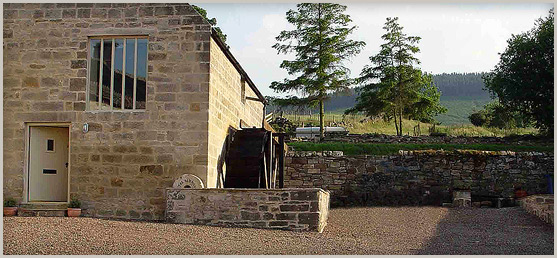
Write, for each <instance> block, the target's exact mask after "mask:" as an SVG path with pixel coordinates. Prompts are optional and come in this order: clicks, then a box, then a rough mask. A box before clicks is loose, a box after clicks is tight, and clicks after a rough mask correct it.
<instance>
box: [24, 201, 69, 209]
mask: <svg viewBox="0 0 557 258" xmlns="http://www.w3.org/2000/svg"><path fill="white" fill-rule="evenodd" d="M19 208H20V209H26V210H65V209H67V208H68V204H67V203H65V202H63V203H22V204H20V205H19Z"/></svg>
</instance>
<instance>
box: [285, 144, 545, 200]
mask: <svg viewBox="0 0 557 258" xmlns="http://www.w3.org/2000/svg"><path fill="white" fill-rule="evenodd" d="M553 163H554V156H553V154H544V153H513V152H485V151H451V152H445V151H414V152H408V151H405V152H401V153H399V154H397V155H388V156H387V155H383V156H373V155H360V156H344V155H343V153H342V152H340V151H329V152H327V151H324V152H304V151H293V152H290V153H288V156H287V158H286V159H285V177H284V185H285V187H309V188H322V189H325V190H328V191H330V192H331V205H333V206H345V205H440V204H441V203H443V202H446V203H450V202H452V196H451V195H452V191H453V190H454V189H470V190H471V192H472V197H473V198H474V196H500V197H513V196H514V190H515V187H521V188H522V189H523V190H526V191H527V192H528V194H536V193H546V191H547V179H546V178H545V176H546V175H547V174H550V175H553V169H554V164H553Z"/></svg>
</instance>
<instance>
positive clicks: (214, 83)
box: [207, 39, 263, 187]
mask: <svg viewBox="0 0 557 258" xmlns="http://www.w3.org/2000/svg"><path fill="white" fill-rule="evenodd" d="M210 46H211V67H210V74H211V76H210V82H209V85H210V87H209V94H210V99H209V106H210V108H209V157H208V158H209V170H208V176H207V178H208V180H207V186H208V187H222V182H220V181H218V180H217V178H218V174H219V173H220V172H222V173H223V174H224V172H225V171H226V168H225V164H224V158H225V157H224V152H223V147H224V144H225V142H226V136H227V134H228V129H229V128H230V127H232V128H234V129H239V128H240V119H241V120H243V122H244V124H242V126H243V127H253V126H255V127H258V128H259V127H261V123H262V121H263V103H261V102H259V101H254V100H248V99H245V98H244V99H242V88H243V89H244V91H245V93H244V96H245V97H251V98H258V97H257V95H256V94H255V92H254V91H253V90H252V89H251V87H250V86H249V85H248V83H247V82H245V81H244V80H243V79H242V76H241V74H240V73H239V72H238V70H237V69H236V68H235V67H234V65H232V63H231V62H230V60H228V58H227V57H226V56H225V54H224V53H223V51H222V50H221V49H220V47H219V46H218V45H217V43H216V42H215V40H214V39H211V45H210Z"/></svg>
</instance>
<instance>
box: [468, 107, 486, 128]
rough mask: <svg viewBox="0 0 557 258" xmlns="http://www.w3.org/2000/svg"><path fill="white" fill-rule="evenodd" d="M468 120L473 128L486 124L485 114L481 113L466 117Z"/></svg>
mask: <svg viewBox="0 0 557 258" xmlns="http://www.w3.org/2000/svg"><path fill="white" fill-rule="evenodd" d="M468 119H469V120H470V123H472V124H473V125H475V126H484V125H485V124H486V122H487V118H486V115H485V112H483V111H478V112H474V113H472V114H470V116H468Z"/></svg>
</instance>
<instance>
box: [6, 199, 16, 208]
mask: <svg viewBox="0 0 557 258" xmlns="http://www.w3.org/2000/svg"><path fill="white" fill-rule="evenodd" d="M4 207H16V203H15V200H14V199H12V198H7V199H6V200H4Z"/></svg>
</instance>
